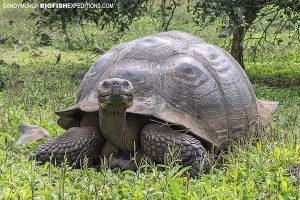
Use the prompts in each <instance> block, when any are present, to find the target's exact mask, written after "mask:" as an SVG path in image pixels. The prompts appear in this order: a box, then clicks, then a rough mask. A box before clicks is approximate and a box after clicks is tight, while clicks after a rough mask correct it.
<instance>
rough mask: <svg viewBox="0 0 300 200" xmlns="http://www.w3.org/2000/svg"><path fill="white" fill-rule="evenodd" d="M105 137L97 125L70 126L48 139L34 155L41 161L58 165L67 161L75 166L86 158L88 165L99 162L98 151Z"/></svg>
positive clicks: (81, 163) (79, 164)
mask: <svg viewBox="0 0 300 200" xmlns="http://www.w3.org/2000/svg"><path fill="white" fill-rule="evenodd" d="M104 143H105V139H104V137H103V136H102V134H101V132H100V128H99V126H86V127H72V128H70V129H68V130H67V131H66V132H65V133H63V134H62V135H60V136H59V137H58V138H56V139H54V140H48V141H46V142H45V143H44V144H42V145H41V146H40V147H39V148H38V149H37V151H36V154H35V157H36V159H37V160H38V161H41V162H42V163H45V162H47V161H48V162H49V161H50V157H52V163H53V164H55V163H56V164H57V165H60V164H61V163H62V162H64V158H65V157H66V158H67V162H68V163H70V164H75V166H76V167H80V166H81V165H83V159H84V158H87V159H88V163H87V164H88V166H94V165H97V164H99V163H100V152H101V149H102V147H103V146H104Z"/></svg>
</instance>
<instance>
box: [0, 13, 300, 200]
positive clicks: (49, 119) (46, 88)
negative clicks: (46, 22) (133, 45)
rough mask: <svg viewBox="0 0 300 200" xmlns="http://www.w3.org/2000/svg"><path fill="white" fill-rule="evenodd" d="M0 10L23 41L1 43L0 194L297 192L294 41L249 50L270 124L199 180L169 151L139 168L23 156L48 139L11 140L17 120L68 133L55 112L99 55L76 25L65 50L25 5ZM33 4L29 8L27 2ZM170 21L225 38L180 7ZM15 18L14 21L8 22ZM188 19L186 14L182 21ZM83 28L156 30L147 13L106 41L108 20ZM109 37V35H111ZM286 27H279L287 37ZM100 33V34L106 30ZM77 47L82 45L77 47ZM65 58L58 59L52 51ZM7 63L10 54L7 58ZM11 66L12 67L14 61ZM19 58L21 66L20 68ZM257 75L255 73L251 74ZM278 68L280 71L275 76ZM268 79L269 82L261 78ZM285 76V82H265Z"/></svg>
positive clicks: (241, 195)
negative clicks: (46, 40)
mask: <svg viewBox="0 0 300 200" xmlns="http://www.w3.org/2000/svg"><path fill="white" fill-rule="evenodd" d="M2 11H3V10H1V8H0V12H1V14H2V16H3V18H1V20H0V25H1V27H4V28H3V29H0V35H3V36H5V37H10V36H13V37H15V38H16V39H18V40H19V41H20V43H19V44H13V43H12V42H8V43H5V44H0V60H4V61H5V63H6V64H5V65H0V69H1V70H0V72H1V73H2V74H3V75H2V77H3V78H4V79H5V83H7V86H6V88H4V89H3V90H2V91H0V111H1V112H0V122H1V123H0V199H31V198H33V199H299V198H300V184H299V178H300V159H299V158H300V146H299V144H300V116H299V113H300V94H299V91H300V87H299V82H297V81H296V80H299V56H298V54H299V47H297V46H290V48H288V49H287V50H286V53H283V52H282V51H280V49H279V50H278V49H277V47H276V46H275V47H274V48H273V51H274V53H266V52H262V53H261V54H259V55H257V57H256V58H255V59H254V57H253V55H252V54H250V52H247V57H246V63H247V66H248V67H247V68H246V70H247V73H248V74H249V76H250V78H251V80H252V81H255V82H257V84H254V89H255V92H256V94H257V96H258V98H260V99H266V100H276V101H279V102H280V107H279V110H278V111H277V112H276V114H275V115H274V123H273V125H272V126H270V127H268V128H267V129H266V130H265V131H264V132H263V133H262V134H261V135H260V136H259V137H258V138H250V139H249V140H246V141H242V142H240V143H237V144H234V145H232V146H231V147H230V149H229V151H228V152H227V153H226V154H225V153H223V154H221V155H220V156H219V157H218V159H217V162H216V163H215V165H214V166H213V168H212V169H211V171H210V173H208V174H203V175H202V176H201V177H198V178H196V179H189V178H188V177H184V176H182V174H183V173H184V172H185V170H186V169H180V166H178V165H176V163H175V162H174V159H173V157H172V156H170V157H169V162H168V164H167V165H166V166H162V165H160V166H153V165H150V164H146V163H143V165H142V166H141V167H140V168H139V170H138V171H137V172H132V171H124V172H121V171H118V170H113V171H112V170H110V169H107V168H106V167H105V166H103V167H102V168H101V169H100V170H99V171H96V170H94V169H88V168H86V167H83V169H76V170H74V169H71V167H69V166H67V165H62V166H60V167H54V166H52V165H50V164H49V163H47V164H45V165H38V164H37V163H36V162H35V161H34V160H29V157H30V155H31V154H33V152H34V149H35V148H36V147H37V146H39V145H40V144H42V143H43V142H44V141H39V142H35V143H32V144H28V145H26V146H22V147H19V146H16V145H15V141H16V140H17V138H18V137H19V132H18V126H19V124H20V123H24V122H28V123H30V124H34V125H38V126H41V127H44V128H46V129H47V130H48V131H49V132H50V134H51V135H52V136H54V137H57V136H58V135H60V134H61V133H63V132H64V130H63V129H61V128H60V127H59V126H58V125H57V124H56V120H57V116H56V115H55V113H54V111H56V110H59V109H62V108H66V107H67V106H69V105H72V104H73V103H74V99H75V96H76V90H77V88H78V86H79V83H80V80H81V78H82V76H83V75H84V74H85V73H86V71H87V70H88V69H89V67H90V66H91V64H92V63H93V62H94V61H96V59H97V58H99V57H100V55H98V54H95V53H94V52H92V51H90V50H89V49H90V47H91V45H90V44H86V42H85V41H84V40H82V39H80V38H81V37H80V36H83V35H80V34H82V32H81V29H80V27H76V26H74V27H70V29H69V32H70V33H73V36H74V37H73V38H72V39H71V40H72V42H73V41H74V44H75V42H76V44H75V48H74V49H77V50H72V51H70V50H66V49H67V48H66V46H64V45H63V39H62V37H61V35H60V34H59V33H56V32H50V33H47V34H49V35H50V36H51V38H52V42H51V44H50V45H49V46H47V47H45V46H43V45H40V44H39V43H40V41H39V40H38V39H36V38H35V35H34V34H33V30H32V29H28V27H30V26H33V25H34V22H33V21H25V17H24V16H26V15H27V14H28V13H23V14H22V13H21V12H15V11H14V10H11V11H10V12H8V11H5V12H2ZM26 12H30V11H26ZM178 12H179V13H180V14H175V15H174V19H175V21H174V22H173V23H172V24H170V28H171V29H175V30H182V31H186V32H189V33H191V34H194V35H196V36H198V37H201V38H204V39H205V40H207V41H209V42H213V43H215V44H219V45H222V40H221V39H218V38H217V36H218V34H219V33H218V32H217V31H215V28H214V27H213V26H212V25H210V26H209V27H207V29H205V30H204V31H202V32H196V30H195V29H194V27H193V24H192V23H191V21H188V17H186V16H184V13H185V11H184V10H178ZM10 18H13V19H14V20H15V21H16V24H14V25H9V24H8V23H7V21H8V19H10ZM182 19H184V22H182ZM86 26H87V27H88V28H87V32H86V34H87V35H88V36H89V38H90V39H94V42H95V43H94V44H95V45H97V46H98V47H99V48H101V49H104V50H107V49H109V48H110V47H112V46H114V45H115V44H116V43H118V42H125V41H130V40H133V39H136V38H139V37H142V36H145V35H148V34H152V33H154V32H156V31H155V27H154V26H153V25H152V23H151V19H150V18H147V17H143V18H141V19H140V20H139V21H135V22H133V23H132V25H131V30H129V31H128V32H127V33H126V34H125V35H124V36H123V37H122V38H121V39H120V40H119V41H114V40H111V39H109V40H107V39H106V37H107V36H109V35H110V34H112V33H113V32H112V30H111V29H104V30H98V29H97V28H96V27H94V25H92V24H91V23H87V24H86ZM110 37H111V36H109V38H110ZM285 37H287V36H286V34H284V38H283V39H285ZM103 38H104V39H103ZM78 50H80V51H78ZM58 54H61V60H60V62H59V63H57V57H56V56H57V55H58ZM13 63H15V64H14V65H13ZM13 66H15V67H13ZM16 66H19V67H16ZM257 77H261V78H259V79H256V78H257ZM274 77H279V78H278V79H277V81H276V83H275V82H270V81H273V79H274ZM265 80H268V81H269V82H267V81H265ZM283 80H284V81H285V83H284V85H285V86H289V87H288V88H277V87H270V86H264V85H262V84H261V82H263V83H268V84H271V85H278V84H280V83H282V82H283Z"/></svg>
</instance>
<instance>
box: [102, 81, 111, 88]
mask: <svg viewBox="0 0 300 200" xmlns="http://www.w3.org/2000/svg"><path fill="white" fill-rule="evenodd" d="M109 85H110V83H109V82H107V81H105V82H103V83H102V86H103V87H104V88H108V86H109Z"/></svg>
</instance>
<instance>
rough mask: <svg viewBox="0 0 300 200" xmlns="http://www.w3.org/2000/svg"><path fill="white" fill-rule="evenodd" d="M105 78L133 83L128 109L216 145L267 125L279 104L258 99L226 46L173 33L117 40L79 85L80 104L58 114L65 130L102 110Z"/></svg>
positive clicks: (181, 33) (188, 35) (78, 98)
mask: <svg viewBox="0 0 300 200" xmlns="http://www.w3.org/2000/svg"><path fill="white" fill-rule="evenodd" d="M107 78H122V79H127V80H129V81H131V82H132V84H133V87H134V102H133V105H132V106H131V107H130V108H129V109H128V110H127V113H133V114H140V115H147V116H152V117H156V118H159V119H161V120H163V121H166V122H168V123H170V124H176V125H179V126H180V127H183V128H184V129H186V130H187V131H189V132H190V133H191V134H192V135H194V136H195V137H199V138H201V139H202V140H205V141H206V142H209V143H210V144H213V145H215V146H217V147H222V145H221V144H222V143H223V142H224V141H226V140H237V139H239V138H241V137H243V136H245V135H246V134H247V133H248V132H249V131H252V130H254V129H255V128H257V127H259V128H261V127H264V126H266V125H267V124H268V123H269V120H270V116H271V114H272V113H273V112H274V111H275V110H276V108H277V106H278V103H277V102H264V101H260V100H258V99H257V98H256V96H255V94H254V91H253V88H252V85H251V83H250V81H249V79H248V77H247V75H246V74H245V72H244V71H243V69H242V68H241V66H240V65H239V64H238V63H237V62H236V61H235V59H234V58H233V57H232V56H231V55H230V54H229V53H227V52H226V51H225V50H223V49H221V48H219V47H217V46H215V45H212V44H209V43H206V42H204V41H203V40H200V39H199V38H197V37H194V36H192V35H190V34H188V33H183V32H177V31H170V32H162V33H158V34H154V35H151V36H147V37H144V38H141V39H137V40H134V41H131V42H127V43H122V44H119V45H117V46H115V47H113V48H111V49H110V50H109V51H108V52H107V53H105V54H104V55H103V56H102V57H101V58H100V59H99V60H97V61H96V62H95V63H94V64H93V65H92V67H91V68H90V69H89V71H88V72H87V73H86V75H85V76H84V78H83V80H82V82H81V84H80V87H79V89H78V92H77V100H76V104H75V105H73V106H71V107H69V108H67V109H65V110H62V111H59V112H57V114H58V115H59V116H60V119H59V121H58V123H59V124H60V125H61V126H62V127H63V128H68V127H70V126H73V125H74V124H76V123H74V122H76V121H78V120H80V116H81V115H82V113H83V112H96V111H98V110H99V106H98V98H97V85H98V84H99V82H100V81H102V80H104V79H107Z"/></svg>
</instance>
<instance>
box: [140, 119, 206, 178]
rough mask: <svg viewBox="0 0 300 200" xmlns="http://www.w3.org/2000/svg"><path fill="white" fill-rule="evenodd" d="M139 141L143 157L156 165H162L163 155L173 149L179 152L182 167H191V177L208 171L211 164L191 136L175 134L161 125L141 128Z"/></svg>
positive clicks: (200, 146) (149, 125) (154, 124)
mask: <svg viewBox="0 0 300 200" xmlns="http://www.w3.org/2000/svg"><path fill="white" fill-rule="evenodd" d="M140 140H141V146H142V150H143V151H144V153H145V155H146V156H148V157H149V158H151V159H152V160H154V161H155V162H157V163H163V162H164V157H165V154H167V153H169V152H170V148H172V147H173V148H174V147H175V148H178V149H179V151H180V156H181V160H182V164H183V166H191V167H192V168H191V170H190V171H189V172H190V174H191V176H193V177H194V176H196V175H197V174H199V173H201V172H202V171H204V172H207V171H209V168H210V165H211V163H210V161H209V160H208V158H207V151H206V149H205V148H204V147H203V146H202V144H201V142H200V141H199V140H198V139H196V138H194V137H193V136H191V135H188V134H185V133H179V132H175V131H174V130H172V129H171V128H170V127H168V126H163V125H162V124H158V123H151V124H148V125H146V126H145V127H144V128H143V130H142V133H141V137H140Z"/></svg>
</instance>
